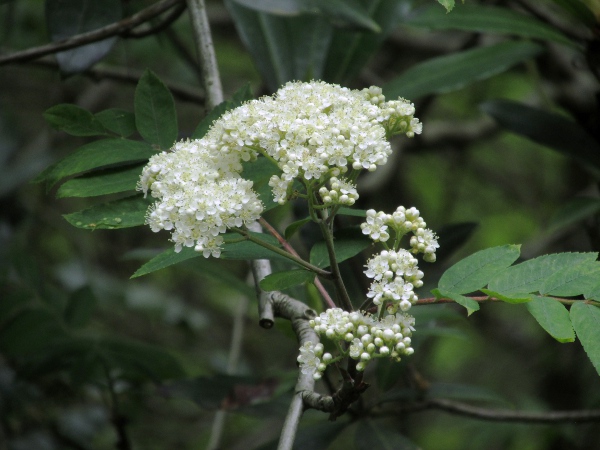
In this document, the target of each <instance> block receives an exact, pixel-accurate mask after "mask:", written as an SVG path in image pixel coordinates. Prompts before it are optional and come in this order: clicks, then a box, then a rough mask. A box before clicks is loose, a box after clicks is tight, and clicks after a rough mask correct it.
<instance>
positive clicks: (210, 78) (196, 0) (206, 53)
mask: <svg viewBox="0 0 600 450" xmlns="http://www.w3.org/2000/svg"><path fill="white" fill-rule="evenodd" d="M186 1H187V5H188V11H189V14H190V19H191V21H192V29H193V30H194V41H195V43H196V50H197V52H198V58H199V59H200V66H201V67H202V78H203V80H202V81H203V83H204V92H206V98H207V107H208V109H209V110H211V109H213V108H214V107H215V106H217V105H218V104H219V103H221V102H223V88H222V87H221V77H220V75H219V66H218V64H217V57H216V55H215V48H214V45H213V43H212V36H211V33H210V25H209V23H208V17H207V15H206V4H205V3H204V0H186Z"/></svg>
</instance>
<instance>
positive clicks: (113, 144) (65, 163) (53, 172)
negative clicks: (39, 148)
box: [34, 139, 155, 186]
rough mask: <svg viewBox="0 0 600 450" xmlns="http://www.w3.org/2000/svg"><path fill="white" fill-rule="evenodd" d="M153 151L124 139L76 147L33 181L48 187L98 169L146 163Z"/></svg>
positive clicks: (144, 145) (140, 143) (142, 144)
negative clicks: (140, 162)
mask: <svg viewBox="0 0 600 450" xmlns="http://www.w3.org/2000/svg"><path fill="white" fill-rule="evenodd" d="M154 153H155V152H154V150H153V149H152V147H150V146H149V145H148V144H146V143H144V142H138V141H130V140H127V139H101V140H99V141H94V142H90V143H89V144H86V145H83V146H81V147H79V148H78V149H77V150H76V151H75V152H74V153H72V154H71V155H69V156H67V157H66V158H64V159H62V160H60V161H59V162H57V163H56V164H54V165H52V166H50V167H48V168H47V169H46V170H44V171H43V172H42V173H41V174H40V175H38V176H37V178H36V179H35V180H34V181H36V182H40V181H44V180H46V181H47V182H48V184H49V185H50V186H52V185H54V184H55V183H56V182H57V181H59V180H60V179H62V178H65V177H69V176H71V175H76V174H79V173H83V172H88V171H90V170H94V169H98V168H101V167H106V166H111V165H116V164H123V163H133V162H138V161H146V160H147V159H149V158H150V157H151V156H152V155H153V154H154Z"/></svg>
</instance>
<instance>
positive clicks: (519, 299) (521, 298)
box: [481, 289, 531, 305]
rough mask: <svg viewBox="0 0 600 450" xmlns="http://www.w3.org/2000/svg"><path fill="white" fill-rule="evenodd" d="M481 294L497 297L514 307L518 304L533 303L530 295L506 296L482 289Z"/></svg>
mask: <svg viewBox="0 0 600 450" xmlns="http://www.w3.org/2000/svg"><path fill="white" fill-rule="evenodd" d="M481 292H483V293H484V294H486V295H489V296H490V297H495V298H497V299H498V300H502V301H503V302H506V303H511V304H513V305H516V304H518V303H527V302H529V301H531V296H530V295H517V296H512V295H504V294H502V293H500V292H495V291H492V290H490V289H481Z"/></svg>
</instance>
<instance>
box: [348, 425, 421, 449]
mask: <svg viewBox="0 0 600 450" xmlns="http://www.w3.org/2000/svg"><path fill="white" fill-rule="evenodd" d="M354 442H355V444H356V449H357V450H374V449H377V450H418V449H419V447H418V446H417V445H415V444H414V443H413V442H411V441H410V440H409V439H408V438H407V437H406V436H404V435H403V434H402V433H400V431H398V429H397V427H395V426H393V425H392V422H390V420H389V419H375V420H373V419H363V420H361V421H359V422H358V426H357V427H356V433H355V435H354Z"/></svg>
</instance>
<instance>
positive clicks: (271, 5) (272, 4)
mask: <svg viewBox="0 0 600 450" xmlns="http://www.w3.org/2000/svg"><path fill="white" fill-rule="evenodd" d="M233 1H234V2H235V3H238V4H240V5H242V6H245V7H246V8H249V9H252V10H255V11H262V12H266V13H270V14H274V15H281V16H296V15H298V14H302V13H306V12H309V11H310V5H309V2H308V1H306V0H233Z"/></svg>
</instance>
